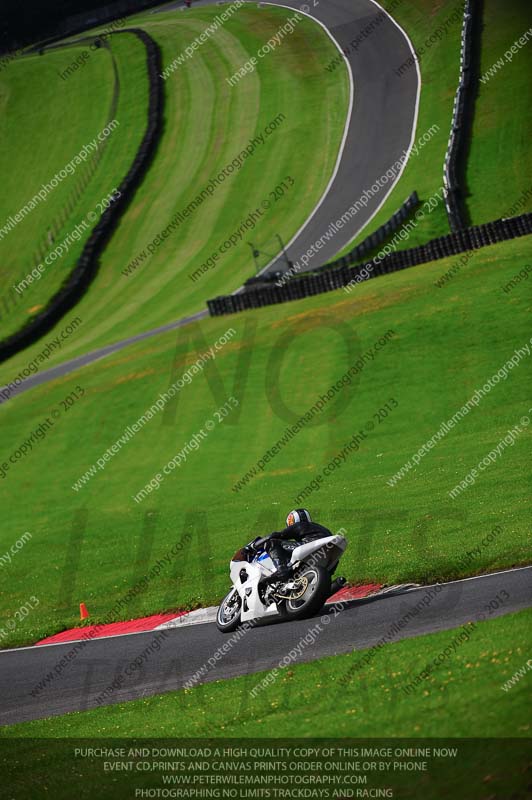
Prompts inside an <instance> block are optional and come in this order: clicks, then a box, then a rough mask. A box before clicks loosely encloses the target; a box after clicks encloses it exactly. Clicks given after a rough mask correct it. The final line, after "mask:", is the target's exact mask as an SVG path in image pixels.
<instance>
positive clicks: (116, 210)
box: [0, 28, 164, 362]
mask: <svg viewBox="0 0 532 800" xmlns="http://www.w3.org/2000/svg"><path fill="white" fill-rule="evenodd" d="M131 33H132V34H135V35H136V36H138V38H139V39H140V40H141V41H142V42H143V44H144V46H145V48H146V59H147V69H148V76H149V105H148V120H147V126H146V131H145V133H144V136H143V138H142V142H141V143H140V147H139V149H138V151H137V154H136V156H135V158H134V160H133V163H132V164H131V167H130V168H129V170H128V173H127V175H126V177H125V178H124V179H123V181H122V183H121V184H120V185H119V186H118V187H117V188H118V191H119V192H120V197H118V198H117V200H116V201H115V202H114V203H112V205H110V206H109V208H108V209H106V210H105V211H104V213H103V214H102V216H101V217H100V219H99V221H98V222H97V223H96V226H95V227H94V229H93V231H92V233H91V235H90V236H89V238H88V240H87V242H86V243H85V246H84V248H83V251H82V253H81V256H80V257H79V259H78V262H77V264H76V266H75V268H74V269H73V271H72V272H71V273H70V275H69V276H68V278H67V279H66V281H65V283H64V284H63V285H62V286H61V288H60V289H59V291H58V292H57V293H56V294H55V295H54V296H53V297H52V298H51V299H50V301H49V302H48V304H47V305H46V307H45V308H44V309H43V310H42V311H41V312H39V313H38V314H36V315H35V317H33V318H32V319H31V320H30V322H28V324H27V325H25V326H24V328H22V329H21V330H19V331H17V332H16V333H14V334H13V335H12V336H9V337H8V338H7V339H5V340H4V341H3V342H0V362H2V361H5V360H6V359H8V358H11V356H13V355H14V354H15V353H18V352H19V351H20V350H23V349H24V348H25V347H27V346H28V345H30V344H32V343H33V342H36V341H37V340H38V339H40V337H41V336H43V335H44V334H45V333H47V332H48V331H49V330H50V329H51V328H52V327H53V326H54V325H55V324H56V323H57V322H58V321H59V320H60V319H61V318H62V317H63V316H64V315H65V314H66V313H67V312H68V311H70V310H71V309H72V308H73V307H74V306H75V305H76V303H77V302H79V300H80V299H81V298H82V297H83V295H84V294H85V292H86V291H87V289H88V287H89V286H90V284H91V282H92V280H93V279H94V277H95V276H96V274H97V272H98V268H99V266H100V264H99V256H100V254H101V253H102V251H103V248H104V247H105V245H106V243H107V241H108V239H109V237H110V236H111V234H112V232H113V230H114V229H115V227H116V225H117V223H118V222H119V220H120V218H121V216H122V214H123V213H124V211H125V210H126V208H127V206H128V205H129V203H130V202H131V200H132V198H133V195H134V194H135V192H136V190H137V188H138V186H139V185H140V183H141V181H142V179H143V177H144V174H145V172H146V170H147V168H148V166H149V164H150V162H151V159H152V158H153V155H154V153H155V149H156V147H157V144H158V142H159V139H160V136H161V133H162V126H163V103H164V93H163V88H162V80H161V78H160V72H161V51H160V48H159V46H158V45H157V43H156V42H155V41H154V40H153V39H152V38H151V36H148V34H147V33H146V32H145V31H143V30H140V29H138V28H125V29H124V30H121V31H117V32H114V33H113V34H111V35H112V36H122V35H124V34H131Z"/></svg>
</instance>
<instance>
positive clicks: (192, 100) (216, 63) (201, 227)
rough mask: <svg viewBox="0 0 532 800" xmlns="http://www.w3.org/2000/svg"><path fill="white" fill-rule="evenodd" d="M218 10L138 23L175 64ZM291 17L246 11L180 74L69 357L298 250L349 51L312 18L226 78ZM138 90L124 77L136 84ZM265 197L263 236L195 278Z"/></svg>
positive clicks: (336, 140)
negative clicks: (277, 248) (179, 219)
mask: <svg viewBox="0 0 532 800" xmlns="http://www.w3.org/2000/svg"><path fill="white" fill-rule="evenodd" d="M219 11H220V9H219V8H217V7H214V8H209V9H208V8H204V9H193V10H191V11H190V12H189V13H188V12H187V14H186V15H184V14H181V13H179V12H175V11H174V12H166V13H164V14H157V15H154V16H152V15H145V16H144V17H140V18H138V19H136V20H135V23H136V24H141V21H142V20H144V21H143V22H142V26H143V27H144V29H145V30H146V31H147V32H148V33H149V34H150V35H152V36H153V37H154V38H155V39H156V41H157V42H158V43H159V45H160V46H161V48H162V51H163V68H166V67H168V65H169V64H171V63H172V61H173V60H174V58H176V57H177V56H179V55H180V54H181V53H182V52H183V51H184V50H185V48H186V47H187V46H188V45H189V44H190V43H191V41H193V39H194V38H195V37H196V36H198V35H199V34H201V33H202V32H203V30H204V29H205V28H206V27H207V26H208V24H209V23H210V22H211V20H212V19H213V17H214V16H215V15H216V14H217V13H219ZM288 16H290V12H289V11H288V10H287V9H284V8H270V7H267V8H262V9H259V10H258V9H256V8H251V7H245V8H242V9H240V10H239V11H238V13H237V14H234V15H233V16H232V17H231V18H230V20H229V21H227V22H226V24H225V25H224V26H223V28H221V29H219V30H218V31H217V34H216V36H213V37H211V38H210V39H209V44H208V46H203V47H202V48H200V49H198V50H197V51H196V52H195V53H194V57H193V58H191V59H189V60H188V61H187V62H186V68H185V67H183V66H180V67H179V68H178V69H177V70H176V71H175V72H174V73H173V74H172V75H171V76H170V77H169V78H168V79H167V80H166V81H165V82H164V89H165V97H166V106H165V129H164V136H163V140H162V142H161V145H160V148H159V150H158V152H157V155H156V157H155V159H154V161H153V163H152V166H151V168H150V169H149V171H148V173H147V175H146V177H145V179H144V181H143V183H142V186H141V187H140V189H139V190H138V192H137V194H136V197H135V203H134V204H133V205H132V206H131V207H130V209H129V210H128V212H127V213H126V214H125V215H124V217H123V218H122V220H121V222H120V225H119V228H118V229H117V231H116V232H115V234H114V236H113V238H112V240H111V241H110V243H109V245H108V247H107V248H106V251H105V253H104V255H103V257H102V259H101V269H100V273H99V275H98V277H97V279H96V280H95V281H94V283H93V285H92V286H91V288H90V290H89V292H88V294H87V295H86V297H85V298H84V299H83V300H82V301H81V302H80V303H79V304H78V306H77V308H76V312H77V313H78V314H79V316H80V317H81V318H82V319H83V320H89V319H90V325H87V326H85V327H84V329H83V331H81V329H80V331H79V332H78V334H77V335H76V336H75V337H72V338H71V339H70V341H69V342H68V343H67V344H66V345H65V348H64V350H63V352H62V354H61V356H60V359H61V360H63V359H64V358H66V357H70V356H74V355H76V354H79V353H84V352H88V351H90V350H92V349H94V348H96V347H97V346H98V345H103V344H108V343H109V342H113V341H116V340H118V339H121V338H123V337H125V336H127V335H130V334H134V333H139V332H141V331H144V330H148V329H150V328H152V327H156V326H157V325H160V324H162V323H165V322H169V321H172V320H174V319H177V318H179V317H180V316H183V315H185V314H187V313H191V312H193V311H198V310H199V309H201V308H204V307H205V301H206V299H207V298H209V297H212V296H215V295H216V294H219V293H221V292H224V291H227V290H233V289H235V288H237V287H238V286H239V285H241V284H242V283H243V282H244V280H246V279H247V278H248V277H250V248H249V245H248V242H250V241H253V242H255V243H257V244H258V245H260V246H261V247H262V248H263V249H266V250H268V247H271V246H272V240H273V238H274V235H275V234H276V233H279V234H281V236H282V237H283V239H284V240H285V241H287V240H288V239H290V238H291V236H292V235H293V234H294V233H295V232H296V231H297V230H298V228H299V227H300V226H301V225H302V224H303V222H304V221H305V219H306V218H307V217H308V215H309V213H310V212H311V211H312V209H313V208H314V206H315V205H316V203H317V201H318V200H319V198H320V197H321V195H322V193H323V191H324V189H325V187H326V185H327V183H328V181H329V178H330V176H331V174H332V171H333V168H334V164H335V162H336V158H337V153H338V148H339V145H340V141H341V138H342V135H343V131H344V127H345V122H346V113H347V107H348V94H349V87H348V81H347V76H346V75H342V74H340V75H332V74H331V73H329V72H327V71H326V70H325V69H324V66H325V65H326V64H327V63H328V62H329V61H330V60H331V58H332V57H333V56H334V55H335V53H336V52H337V51H336V48H335V47H334V45H333V44H332V42H331V40H330V39H329V37H327V36H326V35H325V34H324V33H323V30H322V29H321V28H320V27H319V26H318V25H317V24H315V23H313V22H312V21H311V20H309V19H308V18H307V17H303V18H302V20H301V22H299V23H298V25H297V26H296V27H295V29H294V31H293V33H292V34H291V35H290V36H286V38H285V39H284V40H283V45H282V47H279V48H277V49H276V50H275V51H274V52H273V53H271V54H270V55H269V57H268V58H264V59H261V60H259V63H258V67H257V69H256V71H255V72H253V73H252V74H248V75H246V77H245V78H244V79H243V80H241V81H240V82H239V83H238V84H237V85H236V86H234V87H231V86H229V84H228V83H227V82H226V80H225V78H226V77H227V78H229V77H230V76H231V75H233V74H234V72H235V71H236V70H237V69H238V68H239V67H240V66H241V65H242V64H243V63H244V62H245V61H246V60H247V59H248V58H249V57H250V56H251V55H253V54H255V53H256V52H257V50H258V49H259V48H260V47H261V45H262V44H263V43H264V41H267V40H268V38H269V37H270V36H272V35H273V34H274V33H275V32H276V31H277V30H278V29H279V27H280V26H282V25H283V23H284V22H285V21H286V19H287V17H288ZM133 78H135V76H133ZM76 79H77V77H76V78H71V79H70V81H72V82H74V80H76ZM80 79H81V76H80ZM58 80H60V79H59V78H58ZM127 82H128V76H127V75H126V76H125V78H124V83H125V84H126V87H127ZM67 85H68V83H67ZM134 86H135V82H133V83H132V86H131V88H132V89H133V88H134ZM317 105H319V108H320V114H318V115H317V114H315V108H316V106H317ZM118 116H119V115H118ZM275 120H277V122H276V123H275V124H274V125H273V127H272V130H271V134H270V135H269V136H264V141H263V143H262V144H259V145H258V146H257V147H256V149H255V151H254V153H253V155H252V156H251V157H249V158H248V159H247V160H245V161H242V165H241V168H240V169H239V170H235V171H233V172H232V174H229V175H228V177H227V178H226V180H225V181H224V182H223V183H221V184H220V185H219V186H218V187H217V188H216V191H215V192H214V193H213V194H212V196H211V197H210V198H208V199H207V200H206V201H205V202H203V203H202V205H201V206H200V207H198V208H197V210H196V211H195V212H194V213H193V214H191V215H190V216H189V217H188V218H187V219H186V221H185V223H184V224H182V225H180V226H179V227H178V229H177V231H176V232H175V233H172V235H171V236H169V238H167V239H166V240H165V241H164V243H163V245H162V246H160V247H158V248H157V250H156V252H155V253H154V254H153V255H151V256H149V254H148V253H147V248H148V246H149V244H150V243H151V242H152V241H153V239H154V237H156V236H157V235H158V234H159V233H160V232H161V231H162V230H164V229H165V228H166V227H167V226H168V224H169V223H170V222H171V221H172V219H173V218H174V216H175V214H176V213H177V212H178V211H181V210H182V209H184V208H186V207H187V206H188V205H189V203H190V202H191V201H192V200H194V199H195V198H196V196H197V195H198V194H199V193H200V192H201V191H202V190H203V189H204V187H205V186H206V185H207V184H208V183H209V181H210V180H211V178H215V177H216V176H218V174H219V173H220V171H221V170H222V169H224V168H225V167H226V166H227V165H230V164H231V162H232V161H233V160H234V159H235V158H236V157H237V156H238V155H239V154H240V153H241V151H242V150H243V149H244V148H245V147H246V146H247V145H248V143H249V141H250V140H251V139H253V138H254V137H256V136H260V135H264V133H265V128H266V127H267V126H268V125H269V124H270V123H272V122H273V121H275ZM309 165H311V166H312V168H311V169H309ZM287 177H289V178H290V179H291V180H292V181H293V186H291V187H289V189H288V191H287V193H286V194H285V196H284V197H281V199H279V200H272V198H271V196H270V192H273V191H274V190H275V189H276V187H277V186H278V185H279V184H280V182H281V181H283V180H285V182H286V178H287ZM264 201H266V202H269V203H270V208H269V209H267V210H263V213H262V216H261V217H260V218H258V215H257V218H256V220H255V222H254V225H255V227H254V228H252V227H251V225H252V224H253V223H251V222H250V223H249V227H248V230H245V231H244V234H243V235H242V234H241V235H242V238H241V239H240V240H239V241H238V243H237V244H236V246H234V247H232V248H230V249H229V250H228V251H227V252H225V253H224V254H222V255H221V256H219V258H218V261H217V263H216V267H215V268H214V269H211V270H210V271H208V272H206V273H205V274H204V275H203V276H202V277H201V278H200V279H199V280H197V281H196V282H193V281H192V280H191V279H190V278H189V274H190V273H192V272H194V271H195V270H196V269H197V268H198V267H200V266H201V265H202V264H203V263H204V262H205V261H206V260H207V259H208V258H209V257H210V256H211V255H212V254H213V253H214V252H215V251H216V250H217V249H218V248H220V246H221V245H223V243H224V241H225V240H226V239H227V238H228V237H229V236H230V235H231V234H232V233H233V232H235V231H237V230H238V229H239V227H240V226H241V225H242V224H243V223H244V222H245V221H246V220H247V219H248V218H249V215H250V214H251V212H253V211H254V210H255V209H256V208H261V204H262V203H263V202H264ZM14 235H15V234H13V236H14ZM265 243H267V244H265ZM143 251H146V254H147V257H146V260H145V261H143V262H142V263H140V264H139V265H138V267H137V268H136V269H135V270H133V271H132V273H131V274H130V275H129V276H127V275H126V276H125V275H124V274H122V271H123V270H126V268H127V266H128V265H129V264H131V263H132V262H134V260H135V259H136V258H137V257H139V256H140V254H141V253H142V252H143ZM66 321H68V320H66ZM63 325H64V323H60V324H59V325H58V326H57V328H56V329H54V331H52V332H50V334H49V337H52V338H53V337H54V335H57V333H58V332H59V330H61V329H62V327H63ZM41 349H42V343H38V344H37V345H35V346H34V347H30V348H28V349H27V350H26V351H25V352H24V353H23V354H21V355H19V356H16V357H14V358H13V359H10V361H8V362H7V363H6V364H3V365H2V368H1V370H0V374H1V375H2V378H0V381H1V380H3V379H4V378H5V380H9V374H13V373H15V374H16V373H17V372H18V369H19V368H20V367H21V366H23V365H25V364H26V363H27V361H28V360H29V359H31V358H32V354H33V356H35V355H37V354H38V353H39V352H40V350H41ZM54 360H55V357H54V358H53V359H52V360H51V363H52V362H53V361H54Z"/></svg>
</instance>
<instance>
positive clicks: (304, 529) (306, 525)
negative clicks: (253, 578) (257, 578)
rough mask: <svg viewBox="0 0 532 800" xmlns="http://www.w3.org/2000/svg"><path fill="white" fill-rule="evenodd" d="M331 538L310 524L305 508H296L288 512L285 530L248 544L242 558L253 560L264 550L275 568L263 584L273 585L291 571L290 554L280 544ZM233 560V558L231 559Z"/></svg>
mask: <svg viewBox="0 0 532 800" xmlns="http://www.w3.org/2000/svg"><path fill="white" fill-rule="evenodd" d="M312 536H314V537H316V538H318V537H320V538H321V537H324V536H332V533H331V532H330V530H329V529H328V528H325V527H324V526H323V525H319V524H318V523H317V522H312V518H311V516H310V514H309V512H308V511H307V509H306V508H296V509H294V510H293V511H290V513H289V514H288V516H287V518H286V528H285V529H284V530H282V531H274V532H273V533H270V535H269V536H266V537H264V538H263V539H261V538H260V537H259V538H257V539H255V540H254V541H253V542H250V544H248V545H246V546H245V547H243V548H242V551H241V552H242V554H243V556H244V557H250V560H251V558H253V557H254V556H255V554H256V552H257V551H258V550H266V552H267V553H268V555H269V556H270V558H271V560H272V561H273V563H274V564H275V566H276V568H277V569H276V570H275V572H274V573H273V574H272V575H270V576H268V577H267V578H264V579H263V581H262V582H263V583H273V582H274V581H279V580H286V579H287V578H289V577H290V575H291V573H292V570H291V567H290V566H289V564H288V562H289V561H290V557H291V553H290V551H289V550H287V549H286V548H285V547H283V545H282V542H283V540H286V539H295V540H296V541H301V540H302V539H303V538H306V537H312ZM233 558H234V557H233Z"/></svg>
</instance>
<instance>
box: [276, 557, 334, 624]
mask: <svg viewBox="0 0 532 800" xmlns="http://www.w3.org/2000/svg"><path fill="white" fill-rule="evenodd" d="M295 577H296V583H298V584H299V592H300V594H299V596H296V597H294V598H293V599H290V600H286V601H285V603H284V613H283V616H284V617H288V618H290V619H305V617H311V616H312V614H316V613H317V612H318V611H319V610H320V609H321V607H322V606H323V604H324V603H325V601H326V600H327V598H328V597H329V595H330V593H331V576H330V575H329V572H328V570H326V569H324V567H303V568H302V569H301V570H299V571H298V573H297V575H296V576H295ZM294 594H296V595H297V594H298V592H297V591H296V592H295V593H294Z"/></svg>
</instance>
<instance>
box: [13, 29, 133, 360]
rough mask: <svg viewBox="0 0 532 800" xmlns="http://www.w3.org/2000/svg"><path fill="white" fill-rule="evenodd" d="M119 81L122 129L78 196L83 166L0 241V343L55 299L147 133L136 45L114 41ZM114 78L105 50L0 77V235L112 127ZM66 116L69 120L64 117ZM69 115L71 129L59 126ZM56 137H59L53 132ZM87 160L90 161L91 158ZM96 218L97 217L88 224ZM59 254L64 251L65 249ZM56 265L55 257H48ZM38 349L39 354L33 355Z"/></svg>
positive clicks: (52, 56) (22, 63) (41, 62)
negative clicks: (25, 282) (0, 187)
mask: <svg viewBox="0 0 532 800" xmlns="http://www.w3.org/2000/svg"><path fill="white" fill-rule="evenodd" d="M111 42H112V53H113V56H114V58H115V59H116V63H117V67H118V75H119V81H120V93H119V100H118V105H117V109H116V113H115V115H114V118H115V119H116V120H117V121H118V122H119V123H120V124H119V125H118V126H117V127H116V128H115V130H113V131H112V132H111V133H110V135H109V136H108V137H107V138H106V139H105V141H104V143H102V146H103V147H104V150H103V156H102V158H101V161H100V162H99V164H98V167H97V169H96V171H95V173H94V174H93V175H92V177H91V178H90V179H89V180H88V183H87V185H86V187H85V189H84V190H81V186H80V181H82V180H83V177H84V176H85V175H86V174H87V173H88V161H86V162H84V163H83V164H81V165H79V166H76V169H75V172H74V174H67V176H66V177H65V178H64V179H63V180H62V181H61V182H60V183H59V185H58V186H57V187H56V188H52V191H51V192H50V193H49V194H48V195H47V196H46V197H45V199H44V200H43V201H41V202H39V204H38V205H37V206H36V207H35V209H34V210H33V211H31V212H30V213H29V215H28V216H26V218H25V219H23V220H22V221H21V222H19V223H18V225H17V226H16V227H15V228H14V229H12V230H11V231H9V232H8V233H7V234H6V235H4V237H3V238H2V239H1V240H0V260H1V262H2V268H1V270H0V301H1V302H0V309H1V311H0V338H4V337H5V336H8V335H9V334H12V333H14V332H15V331H16V330H18V329H19V328H21V327H23V325H24V324H25V323H26V322H27V321H28V320H29V319H30V318H31V316H32V315H33V314H35V312H36V311H38V310H39V309H41V308H42V307H43V306H45V305H46V303H47V301H48V300H49V299H50V297H52V295H53V294H55V292H56V291H57V290H58V289H59V287H60V286H61V284H62V283H63V282H64V280H65V279H66V278H67V276H68V275H69V274H70V272H71V271H72V269H73V267H74V266H75V264H76V260H77V258H78V257H79V255H80V254H81V251H82V248H83V244H84V243H85V242H86V240H87V239H88V237H89V235H90V232H91V230H92V228H93V227H94V225H95V224H96V222H97V220H98V219H99V217H100V216H101V213H102V210H103V206H100V208H99V207H98V203H100V202H101V201H102V200H104V198H106V197H107V196H108V195H109V193H110V192H111V191H112V190H113V189H114V188H115V187H117V186H118V185H119V184H120V182H121V180H122V179H123V178H124V177H125V175H126V173H127V171H128V169H129V167H130V166H131V164H132V162H133V159H134V157H135V154H136V151H137V149H138V146H139V144H140V141H141V139H142V136H143V134H144V130H145V128H146V125H147V109H148V93H147V92H148V85H147V84H148V81H147V74H146V54H145V48H144V46H143V45H142V43H141V42H140V41H139V40H138V39H137V37H135V36H132V35H127V34H123V35H121V36H117V37H114V38H113V39H112V40H111ZM84 52H86V53H88V54H89V56H88V57H86V58H85V60H84V62H83V63H84V66H83V67H81V68H78V71H77V72H74V73H73V74H71V75H70V76H69V77H68V78H67V80H63V79H62V78H61V76H60V74H61V73H64V72H65V70H66V69H67V68H68V67H69V65H71V64H72V63H73V62H74V61H75V60H76V59H79V58H83V56H82V53H84ZM113 86H114V77H113V66H112V60H111V56H110V54H109V52H108V50H107V49H106V48H100V49H99V50H90V46H89V45H88V44H87V45H86V46H72V47H67V48H62V49H60V50H55V51H51V52H49V53H46V54H45V55H44V56H28V57H25V58H21V59H18V60H16V61H15V62H13V63H12V64H10V65H9V69H6V70H4V71H2V73H0V108H2V109H3V111H4V113H3V114H2V117H1V122H0V143H1V146H0V171H1V172H2V175H4V177H5V182H4V191H3V192H2V196H1V197H0V227H2V226H3V225H4V222H5V221H7V219H8V217H9V216H14V215H15V213H16V212H18V211H19V209H21V208H22V207H23V206H24V205H25V204H27V203H28V202H29V201H30V200H31V199H32V197H34V196H35V195H36V194H37V192H38V191H39V190H40V189H41V187H42V185H43V184H49V183H50V181H51V180H52V179H53V178H54V175H56V173H58V172H59V171H60V170H62V169H63V168H65V167H66V165H67V164H69V163H70V162H71V161H72V159H74V158H75V156H76V155H77V154H78V153H79V152H80V151H81V150H82V149H83V147H84V145H86V144H88V143H89V142H92V140H93V139H97V137H98V134H100V133H101V132H102V130H103V129H104V128H105V126H106V124H107V123H108V122H109V121H110V118H109V115H110V110H111V100H112V94H113ZM67 110H68V112H67ZM67 114H68V124H66V120H67ZM58 131H61V135H60V136H58V134H57V132H58ZM90 152H91V154H92V153H93V152H94V151H93V150H92V149H91V151H90ZM90 213H93V214H94V217H91V219H89V218H88V216H87V215H88V214H90ZM82 223H83V224H84V225H85V229H83V228H80V227H78V230H79V237H80V238H79V239H78V241H73V240H69V242H68V243H67V247H68V252H64V253H63V254H61V253H60V254H59V257H58V258H56V259H54V260H53V261H52V260H51V259H50V260H49V262H50V263H49V264H48V265H47V264H46V263H45V258H46V256H48V255H49V254H50V253H52V251H53V250H54V249H55V248H56V247H58V246H59V245H61V244H62V243H63V242H64V241H65V239H66V238H67V237H68V235H69V234H70V233H71V232H73V231H75V229H76V226H80V225H82ZM65 250H66V248H65ZM52 258H53V257H52ZM39 263H42V264H43V267H44V272H43V273H42V277H41V278H40V279H34V280H33V282H31V283H30V284H29V286H28V287H27V288H25V289H23V290H21V292H20V293H17V292H16V291H14V289H13V284H14V283H17V284H18V283H19V282H20V281H21V280H22V279H23V278H25V277H26V275H28V274H29V273H31V271H32V269H34V268H35V267H37V265H38V264H39ZM37 349H39V348H37Z"/></svg>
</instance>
